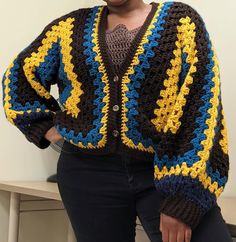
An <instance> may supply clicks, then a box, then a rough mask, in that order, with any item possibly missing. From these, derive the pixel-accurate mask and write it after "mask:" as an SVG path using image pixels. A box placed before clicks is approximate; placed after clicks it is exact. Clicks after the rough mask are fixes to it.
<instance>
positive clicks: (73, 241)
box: [67, 219, 77, 242]
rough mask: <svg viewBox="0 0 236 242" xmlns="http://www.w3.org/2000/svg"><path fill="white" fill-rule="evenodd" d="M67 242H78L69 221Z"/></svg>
mask: <svg viewBox="0 0 236 242" xmlns="http://www.w3.org/2000/svg"><path fill="white" fill-rule="evenodd" d="M67 242H77V240H76V238H75V234H74V230H73V228H72V226H71V222H70V220H69V219H68V233H67Z"/></svg>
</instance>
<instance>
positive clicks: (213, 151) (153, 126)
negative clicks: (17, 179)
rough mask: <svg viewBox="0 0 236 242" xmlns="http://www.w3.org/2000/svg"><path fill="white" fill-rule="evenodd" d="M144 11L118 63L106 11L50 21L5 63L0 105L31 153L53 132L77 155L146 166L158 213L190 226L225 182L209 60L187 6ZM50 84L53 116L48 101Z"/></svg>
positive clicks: (202, 30)
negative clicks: (119, 157)
mask: <svg viewBox="0 0 236 242" xmlns="http://www.w3.org/2000/svg"><path fill="white" fill-rule="evenodd" d="M150 4H151V5H152V9H151V11H150V12H149V14H148V16H147V18H146V19H145V22H144V24H143V25H142V26H141V27H140V28H139V29H138V31H137V33H136V34H135V36H134V38H132V39H131V40H130V44H129V46H128V47H127V48H126V54H125V56H123V58H121V60H122V61H121V60H118V59H119V58H118V57H117V56H119V54H120V53H118V52H117V53H115V52H112V53H113V54H112V55H113V56H114V58H113V59H114V63H112V60H111V52H110V51H109V50H110V47H111V46H110V45H108V42H107V38H106V24H107V15H108V13H109V10H108V8H107V6H106V5H97V6H94V7H89V8H80V9H77V10H74V11H72V12H70V13H67V14H65V15H63V16H61V17H58V18H57V19H54V20H53V21H51V22H50V23H49V24H48V25H47V26H46V27H45V28H44V29H43V30H42V32H41V33H40V34H39V36H37V37H36V38H35V39H34V40H33V41H32V42H31V43H30V44H29V45H28V46H27V47H26V48H25V49H23V50H22V51H21V52H20V53H18V54H17V55H16V56H15V57H14V58H13V59H12V61H11V63H9V66H8V67H7V69H6V71H5V73H4V76H3V79H2V87H3V88H2V90H3V107H4V111H5V115H6V118H7V120H8V121H9V122H10V123H12V124H13V125H14V126H16V127H17V128H18V129H19V130H20V131H21V132H22V134H24V135H25V137H26V138H27V139H28V141H29V142H32V143H33V144H34V145H36V146H37V147H39V148H40V149H45V148H47V147H48V146H49V145H50V141H48V140H47V139H45V138H44V135H45V133H46V132H47V130H48V129H50V128H51V127H53V126H55V128H56V129H57V130H58V132H59V133H60V134H61V135H62V137H63V138H64V139H65V140H66V141H68V142H70V143H71V144H73V145H74V148H75V150H77V151H78V152H84V153H92V154H97V155H103V154H109V153H121V154H122V153H127V154H130V155H133V156H135V157H138V158H140V159H147V160H152V161H153V168H154V169H153V175H154V176H153V178H154V184H155V187H156V189H157V190H158V191H160V192H161V193H163V195H164V197H165V200H164V201H163V203H162V206H161V208H160V212H163V213H165V214H167V215H170V216H173V217H175V218H177V219H180V220H181V221H183V222H184V223H186V224H188V225H189V226H190V227H191V228H195V227H196V226H197V225H198V224H199V223H200V221H201V219H202V218H203V216H204V215H205V214H206V213H207V212H208V211H209V210H210V209H211V208H212V207H213V206H214V205H215V204H216V202H217V198H218V197H219V196H220V194H221V193H222V192H223V189H224V187H225V184H226V182H227V180H228V170H229V156H228V136H227V127H226V121H225V115H224V109H223V106H222V96H221V82H220V71H219V66H218V59H217V55H216V51H215V48H214V46H213V43H212V41H211V38H210V36H209V33H208V31H207V29H206V26H205V23H204V21H203V19H202V17H201V16H200V14H199V13H198V12H197V11H196V10H195V9H194V8H193V7H191V6H189V5H187V4H185V3H181V2H158V3H156V2H152V3H150ZM110 41H111V39H110ZM116 64H117V65H116ZM116 66H119V68H118V67H116ZM54 84H55V85H57V87H58V93H59V101H60V104H61V105H62V106H63V107H64V109H63V110H62V109H61V108H60V106H59V105H58V102H57V100H56V99H55V97H53V96H52V94H51V93H50V90H51V86H52V85H54Z"/></svg>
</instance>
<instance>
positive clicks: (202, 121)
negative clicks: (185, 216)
mask: <svg viewBox="0 0 236 242" xmlns="http://www.w3.org/2000/svg"><path fill="white" fill-rule="evenodd" d="M206 33H207V31H206ZM206 36H207V39H208V49H209V54H208V59H209V63H208V64H207V69H208V74H207V75H206V76H205V79H206V81H207V84H206V85H204V87H203V89H204V90H206V94H205V95H203V96H202V97H201V99H202V101H203V103H204V105H203V106H201V107H200V108H199V112H200V113H201V114H202V115H201V116H200V117H197V118H196V123H197V124H198V128H196V129H195V130H194V134H195V138H194V139H192V140H191V143H192V144H193V149H192V150H190V151H187V152H186V153H185V154H183V155H182V156H180V155H178V156H177V157H176V156H173V157H172V159H169V157H168V155H164V156H163V157H162V158H160V157H158V154H157V155H156V156H155V160H154V163H155V164H156V165H157V166H158V167H159V169H162V168H163V167H164V166H165V165H166V166H167V167H168V168H171V167H172V166H174V167H175V166H176V165H177V164H179V165H181V164H182V163H183V162H186V163H187V165H188V166H189V167H190V166H192V165H193V164H194V163H195V162H197V161H199V157H198V155H197V152H198V151H199V150H202V149H203V146H202V144H201V142H202V141H203V140H205V139H206V135H205V134H204V130H205V129H207V128H208V125H207V124H206V120H207V119H208V118H210V114H209V113H208V112H207V111H208V110H209V109H210V108H211V106H212V104H211V103H210V99H211V98H212V97H213V93H212V92H211V88H212V87H214V82H213V81H212V79H213V77H214V72H213V67H214V61H213V51H212V44H211V41H210V38H209V34H208V33H207V35H206Z"/></svg>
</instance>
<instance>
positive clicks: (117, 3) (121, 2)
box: [105, 0, 128, 6]
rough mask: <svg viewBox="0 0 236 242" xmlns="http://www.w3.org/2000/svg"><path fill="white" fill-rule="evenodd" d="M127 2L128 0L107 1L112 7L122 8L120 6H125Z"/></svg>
mask: <svg viewBox="0 0 236 242" xmlns="http://www.w3.org/2000/svg"><path fill="white" fill-rule="evenodd" d="M127 1H128V0H105V2H106V3H107V5H110V6H120V5H122V4H124V3H125V2H127Z"/></svg>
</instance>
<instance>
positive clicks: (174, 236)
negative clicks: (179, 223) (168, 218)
mask: <svg viewBox="0 0 236 242" xmlns="http://www.w3.org/2000/svg"><path fill="white" fill-rule="evenodd" d="M168 242H177V233H176V231H175V230H172V231H169V241H168ZM180 242H184V241H180Z"/></svg>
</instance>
